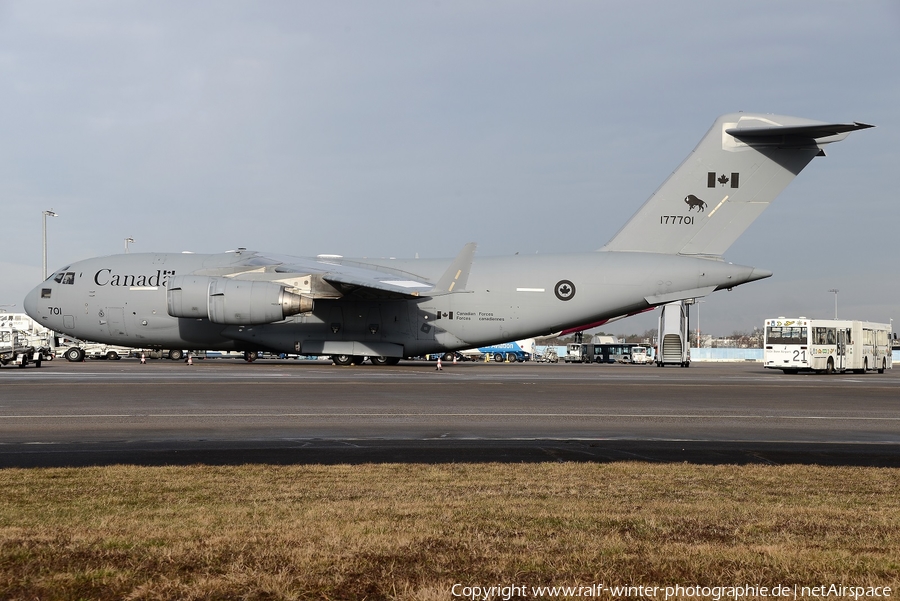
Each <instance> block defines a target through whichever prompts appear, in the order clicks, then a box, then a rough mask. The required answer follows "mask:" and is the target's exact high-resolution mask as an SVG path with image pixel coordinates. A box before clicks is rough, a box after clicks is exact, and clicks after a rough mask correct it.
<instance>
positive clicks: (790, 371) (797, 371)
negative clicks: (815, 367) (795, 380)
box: [781, 369, 800, 375]
mask: <svg viewBox="0 0 900 601" xmlns="http://www.w3.org/2000/svg"><path fill="white" fill-rule="evenodd" d="M781 371H783V372H784V373H786V374H791V375H794V374H798V373H800V370H799V369H783V370H781Z"/></svg>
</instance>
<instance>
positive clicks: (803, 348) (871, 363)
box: [763, 317, 892, 374]
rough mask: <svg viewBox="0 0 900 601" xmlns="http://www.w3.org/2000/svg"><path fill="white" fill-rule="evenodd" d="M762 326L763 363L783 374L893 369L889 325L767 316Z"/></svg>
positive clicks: (860, 372)
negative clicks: (764, 329) (763, 330)
mask: <svg viewBox="0 0 900 601" xmlns="http://www.w3.org/2000/svg"><path fill="white" fill-rule="evenodd" d="M765 327H766V331H765V336H766V338H765V345H764V347H765V350H764V351H763V365H764V366H765V367H767V368H769V369H780V370H782V371H784V373H786V374H795V373H798V372H800V371H815V372H824V373H826V374H830V373H833V372H836V371H838V372H843V371H852V372H854V373H859V374H862V373H866V372H867V371H875V370H877V371H878V373H884V370H885V369H892V361H891V326H890V325H889V324H884V323H872V322H868V321H854V320H843V319H842V320H837V319H807V318H806V317H798V318H785V317H778V318H776V319H767V320H766V321H765Z"/></svg>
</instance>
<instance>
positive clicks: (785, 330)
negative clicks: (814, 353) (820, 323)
mask: <svg viewBox="0 0 900 601" xmlns="http://www.w3.org/2000/svg"><path fill="white" fill-rule="evenodd" d="M807 340H808V332H807V328H806V327H782V326H778V327H774V326H769V327H768V328H766V344H806V342H807Z"/></svg>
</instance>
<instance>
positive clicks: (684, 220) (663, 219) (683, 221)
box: [659, 215, 694, 225]
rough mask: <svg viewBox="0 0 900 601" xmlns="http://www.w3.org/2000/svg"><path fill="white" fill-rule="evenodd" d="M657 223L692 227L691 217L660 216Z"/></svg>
mask: <svg viewBox="0 0 900 601" xmlns="http://www.w3.org/2000/svg"><path fill="white" fill-rule="evenodd" d="M659 222H660V224H662V225H694V217H693V216H692V215H660V216H659Z"/></svg>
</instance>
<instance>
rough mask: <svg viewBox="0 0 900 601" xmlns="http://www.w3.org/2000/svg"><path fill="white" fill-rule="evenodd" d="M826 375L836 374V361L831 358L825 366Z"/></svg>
mask: <svg viewBox="0 0 900 601" xmlns="http://www.w3.org/2000/svg"><path fill="white" fill-rule="evenodd" d="M825 373H826V374H829V375H830V374H833V373H834V359H832V358H831V357H828V365H826V366H825Z"/></svg>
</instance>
